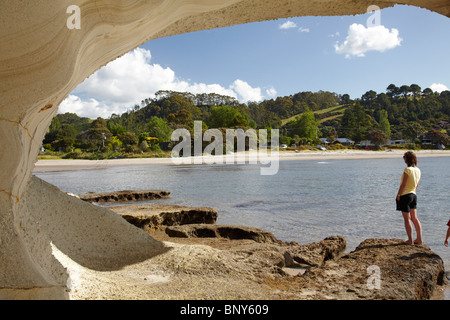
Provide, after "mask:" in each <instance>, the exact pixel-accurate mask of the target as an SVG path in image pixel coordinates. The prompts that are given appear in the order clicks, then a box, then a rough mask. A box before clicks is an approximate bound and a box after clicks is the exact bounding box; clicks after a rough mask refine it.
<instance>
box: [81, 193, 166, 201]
mask: <svg viewBox="0 0 450 320" xmlns="http://www.w3.org/2000/svg"><path fill="white" fill-rule="evenodd" d="M78 197H79V198H80V199H81V200H84V201H87V202H93V203H105V202H128V201H143V200H157V199H165V198H169V197H170V191H166V190H121V191H112V192H87V193H83V194H79V195H78Z"/></svg>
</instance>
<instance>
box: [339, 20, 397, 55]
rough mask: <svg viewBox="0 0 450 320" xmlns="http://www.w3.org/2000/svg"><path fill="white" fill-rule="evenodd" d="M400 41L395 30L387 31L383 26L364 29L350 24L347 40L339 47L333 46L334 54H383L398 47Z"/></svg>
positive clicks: (362, 26) (360, 25) (358, 25)
mask: <svg viewBox="0 0 450 320" xmlns="http://www.w3.org/2000/svg"><path fill="white" fill-rule="evenodd" d="M401 42H402V39H401V38H400V37H399V32H398V30H397V29H395V28H392V29H391V30H389V29H388V28H386V27H384V26H374V27H368V28H366V27H365V26H364V25H362V24H356V23H354V24H352V25H351V26H350V27H349V29H348V34H347V38H346V39H345V41H344V42H343V43H342V44H341V45H339V44H338V43H336V44H335V46H334V48H335V50H336V53H339V54H345V57H346V58H350V57H351V56H357V57H364V54H365V53H366V52H367V51H379V52H384V51H386V50H389V49H393V48H395V47H397V46H399V45H400V43H401Z"/></svg>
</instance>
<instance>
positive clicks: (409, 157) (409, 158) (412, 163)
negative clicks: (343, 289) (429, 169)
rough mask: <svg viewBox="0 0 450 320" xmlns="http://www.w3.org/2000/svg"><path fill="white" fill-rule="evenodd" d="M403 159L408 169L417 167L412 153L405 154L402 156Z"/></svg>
mask: <svg viewBox="0 0 450 320" xmlns="http://www.w3.org/2000/svg"><path fill="white" fill-rule="evenodd" d="M403 159H405V161H406V164H407V165H408V167H413V166H414V167H415V166H417V157H416V154H415V153H414V152H412V151H407V152H405V154H404V155H403Z"/></svg>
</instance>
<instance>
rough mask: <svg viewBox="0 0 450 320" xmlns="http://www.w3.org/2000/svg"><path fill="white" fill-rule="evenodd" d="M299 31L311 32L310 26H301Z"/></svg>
mask: <svg viewBox="0 0 450 320" xmlns="http://www.w3.org/2000/svg"><path fill="white" fill-rule="evenodd" d="M298 31H300V32H309V28H304V27H300V28H298Z"/></svg>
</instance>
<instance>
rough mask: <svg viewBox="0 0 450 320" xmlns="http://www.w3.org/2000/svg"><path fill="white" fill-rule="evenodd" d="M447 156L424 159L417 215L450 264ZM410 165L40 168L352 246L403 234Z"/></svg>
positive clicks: (67, 183) (85, 187) (77, 186)
mask: <svg viewBox="0 0 450 320" xmlns="http://www.w3.org/2000/svg"><path fill="white" fill-rule="evenodd" d="M449 164H450V158H448V157H443V158H437V157H436V158H420V159H419V167H420V169H421V170H422V180H421V182H420V186H419V189H418V201H419V202H418V215H419V219H420V220H421V222H422V227H423V235H424V241H425V244H426V245H428V246H429V247H430V248H431V249H432V250H433V251H434V252H436V253H437V254H439V255H440V256H441V257H442V259H443V260H444V263H445V265H446V269H447V270H448V269H450V248H446V247H445V246H444V245H443V242H444V239H445V234H446V231H447V226H446V223H447V221H448V220H449V219H450V200H449V197H448V195H449V187H450V183H449V182H450V170H449ZM404 168H405V164H404V162H403V159H401V157H400V158H399V159H368V160H366V159H365V160H326V161H317V160H311V161H310V160H301V161H296V160H289V161H281V162H280V169H279V172H278V174H276V175H274V176H261V175H260V166H259V165H249V164H244V165H183V166H175V165H154V164H152V165H139V166H116V167H109V168H104V169H88V170H77V171H61V172H40V173H35V175H36V176H38V177H40V178H41V179H43V180H45V181H47V182H49V183H51V184H53V185H56V186H57V187H59V188H60V189H61V190H62V191H66V192H73V193H77V194H78V193H84V192H88V191H95V192H106V191H116V190H133V189H134V190H138V189H164V190H169V191H171V198H170V199H166V200H157V201H158V203H167V204H179V205H187V206H208V207H213V208H216V209H217V210H218V212H219V218H218V221H217V223H218V224H234V225H246V226H253V227H257V228H262V229H266V230H268V231H271V232H272V233H273V234H274V235H275V236H276V237H277V238H278V239H280V240H284V241H296V242H298V243H310V242H314V241H320V240H322V239H324V238H325V237H328V236H332V235H342V236H345V238H346V239H347V251H351V250H353V249H354V248H355V247H356V246H357V245H358V244H359V243H360V242H361V241H363V240H364V239H367V238H400V239H406V233H405V231H404V226H403V219H402V216H401V213H400V212H397V211H395V200H394V198H395V195H396V193H397V190H398V186H399V183H400V177H401V174H402V172H403V169H404Z"/></svg>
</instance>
